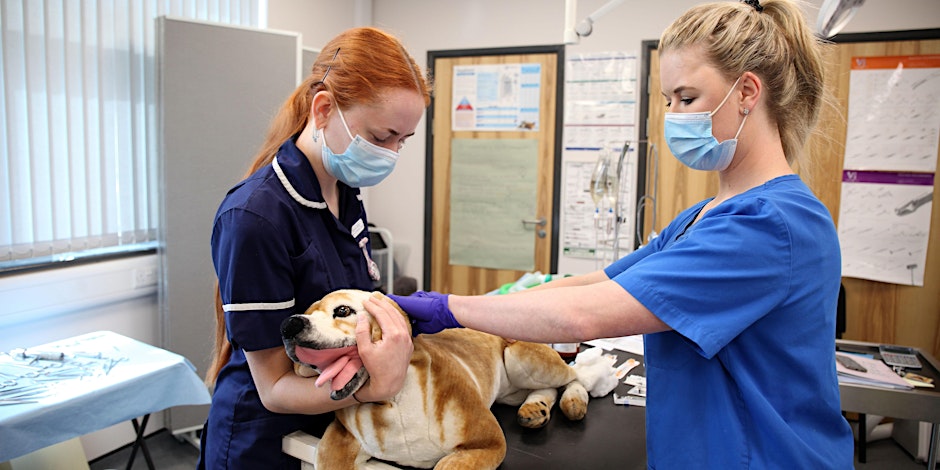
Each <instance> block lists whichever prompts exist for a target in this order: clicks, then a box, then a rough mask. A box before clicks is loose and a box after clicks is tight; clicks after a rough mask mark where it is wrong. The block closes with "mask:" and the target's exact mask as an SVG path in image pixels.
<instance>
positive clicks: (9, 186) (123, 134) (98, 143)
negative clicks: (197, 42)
mask: <svg viewBox="0 0 940 470" xmlns="http://www.w3.org/2000/svg"><path fill="white" fill-rule="evenodd" d="M266 8H267V4H266V1H265V0H0V27H2V36H0V39H2V41H0V42H2V46H0V48H2V49H0V52H2V59H0V85H2V89H3V92H2V93H0V110H2V111H0V270H4V269H11V268H17V267H21V266H28V265H32V264H39V263H43V264H44V263H48V262H55V261H63V260H70V259H73V258H76V257H81V256H94V255H98V254H102V253H110V252H114V251H126V250H136V249H140V248H147V247H153V246H155V240H156V235H157V224H158V222H159V214H158V212H157V211H158V207H159V204H158V203H159V200H158V193H157V174H158V173H157V170H158V167H157V165H158V160H159V159H158V156H157V154H156V142H157V138H156V135H155V132H156V131H155V129H156V103H155V77H156V71H155V58H154V49H155V40H156V34H155V26H154V19H155V18H157V17H159V16H163V15H167V16H175V17H182V18H189V19H196V20H202V21H211V22H218V23H226V24H234V25H242V26H252V27H265V26H266V25H265V24H264V23H265V22H266V18H265V15H266V12H265V10H266Z"/></svg>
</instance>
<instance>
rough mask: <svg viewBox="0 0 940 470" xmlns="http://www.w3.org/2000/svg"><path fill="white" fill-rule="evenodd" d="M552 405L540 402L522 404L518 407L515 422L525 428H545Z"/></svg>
mask: <svg viewBox="0 0 940 470" xmlns="http://www.w3.org/2000/svg"><path fill="white" fill-rule="evenodd" d="M552 405H553V403H546V402H545V401H542V400H539V401H529V402H526V403H523V404H522V406H520V407H519V412H518V413H516V421H518V422H519V425H520V426H522V427H525V428H533V429H535V428H540V427H542V426H545V425H546V424H548V420H549V418H551V412H552Z"/></svg>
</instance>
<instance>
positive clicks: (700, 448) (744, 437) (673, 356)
mask: <svg viewBox="0 0 940 470" xmlns="http://www.w3.org/2000/svg"><path fill="white" fill-rule="evenodd" d="M707 202H708V201H702V202H701V203H699V204H697V205H695V206H693V207H691V208H689V209H687V210H686V211H684V212H682V213H681V214H679V216H678V217H676V219H675V220H673V221H672V223H671V224H670V225H669V226H668V227H666V228H665V229H664V230H663V232H662V233H661V234H660V235H659V236H658V237H657V238H655V239H654V240H652V241H651V242H650V243H649V244H648V245H646V246H644V247H642V248H640V249H639V250H637V251H635V252H634V253H631V254H630V255H627V256H626V257H624V258H622V259H620V260H618V261H617V262H615V263H613V264H612V265H610V266H609V267H608V268H606V269H605V272H606V274H607V275H608V276H609V277H610V278H611V279H612V280H614V281H615V282H617V283H619V284H620V285H621V286H622V287H623V288H624V289H626V290H627V291H628V292H629V293H630V294H631V295H633V296H634V297H635V298H636V299H637V300H639V301H640V303H642V304H643V305H644V306H646V307H647V308H648V309H649V310H650V311H651V312H652V313H653V314H654V315H656V316H657V317H658V318H659V319H661V320H662V321H663V322H665V323H666V324H667V325H669V326H670V327H671V328H672V330H671V331H666V332H661V333H655V334H648V335H646V336H645V337H644V339H645V348H646V355H645V360H646V370H647V379H648V384H647V385H648V388H647V397H648V398H647V411H646V413H647V414H646V420H647V424H646V430H647V452H648V466H649V468H670V469H671V468H721V469H732V468H739V469H743V468H814V469H819V468H846V469H848V468H852V462H853V438H852V432H851V430H850V428H849V425H848V423H847V422H846V420H845V419H844V417H843V416H842V414H841V410H840V408H841V406H840V401H839V400H840V399H839V386H838V380H837V376H836V369H835V344H834V343H835V313H836V303H837V299H838V292H839V285H840V281H841V257H840V250H839V242H838V237H837V234H836V230H835V227H834V224H833V222H832V219H831V217H830V215H829V212H828V210H827V209H826V207H825V206H824V205H823V204H822V203H821V202H820V201H819V200H818V199H817V198H816V197H815V196H814V195H813V194H812V192H811V191H810V190H809V188H808V187H806V185H805V184H803V182H802V181H800V179H799V177H798V176H796V175H787V176H782V177H778V178H775V179H773V180H771V181H769V182H767V183H765V184H764V185H762V186H758V187H756V188H753V189H751V190H749V191H747V192H745V193H743V194H739V195H737V196H735V197H733V198H731V199H729V200H727V201H724V202H722V203H721V204H719V205H717V206H716V207H714V208H713V209H711V210H709V211H708V212H707V213H705V214H704V215H703V216H702V217H701V219H700V220H699V221H698V222H695V223H694V224H693V223H692V222H693V221H694V220H695V218H696V216H697V215H698V214H699V212H700V211H701V210H702V208H703V206H704V205H705V204H706V203H707Z"/></svg>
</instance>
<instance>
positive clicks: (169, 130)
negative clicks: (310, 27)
mask: <svg viewBox="0 0 940 470" xmlns="http://www.w3.org/2000/svg"><path fill="white" fill-rule="evenodd" d="M156 21H157V27H156V30H157V64H156V67H157V76H158V87H157V88H158V91H157V95H158V96H157V103H158V115H159V118H158V122H159V125H158V127H159V128H160V129H159V132H158V134H159V139H158V143H157V147H158V154H159V158H160V159H161V165H160V166H161V175H160V178H161V185H160V191H161V198H160V199H161V210H160V214H161V221H160V222H161V223H160V227H161V230H160V232H161V250H160V252H161V274H162V282H161V284H160V285H161V290H160V313H161V318H162V320H163V342H164V344H163V347H164V348H166V349H169V350H170V351H173V352H175V353H178V354H181V355H183V356H186V357H187V358H188V359H189V360H190V361H191V362H192V363H193V364H194V365H195V366H196V368H197V369H198V373H199V374H200V375H204V374H205V372H206V369H207V367H208V365H209V361H210V355H211V351H212V344H213V337H214V334H213V332H214V320H213V318H214V291H213V290H214V288H215V271H214V270H213V268H212V259H211V256H210V250H209V238H210V235H211V231H212V218H213V216H214V215H215V210H216V208H218V205H219V203H220V202H221V201H222V198H223V197H224V196H225V193H226V192H227V191H228V189H229V188H231V187H232V186H233V185H234V184H235V183H236V182H238V181H239V180H240V179H241V177H242V175H243V173H244V172H245V170H246V169H247V168H248V165H249V163H250V160H251V158H252V156H253V155H254V153H255V152H256V151H257V150H258V148H259V147H260V145H261V142H262V140H263V138H264V133H265V131H266V129H267V127H268V124H269V123H270V121H271V118H272V117H273V116H274V114H275V113H276V112H277V109H278V107H279V106H280V104H281V103H283V102H284V100H285V99H286V98H287V97H288V95H289V94H290V93H291V92H292V91H293V90H294V88H295V87H296V86H297V84H298V82H299V77H300V55H301V54H300V36H299V35H298V34H293V33H284V32H273V31H266V30H260V29H251V28H244V27H231V26H224V25H218V24H212V23H205V22H196V21H189V20H181V19H176V18H168V17H161V18H157V20H156ZM207 412H208V408H207V407H205V406H203V407H180V408H174V409H173V410H170V412H169V416H168V418H167V420H166V421H167V423H166V425H167V427H168V428H170V430H171V431H174V432H185V431H187V430H192V428H195V427H197V426H200V425H202V424H203V423H204V421H205V418H206V414H207Z"/></svg>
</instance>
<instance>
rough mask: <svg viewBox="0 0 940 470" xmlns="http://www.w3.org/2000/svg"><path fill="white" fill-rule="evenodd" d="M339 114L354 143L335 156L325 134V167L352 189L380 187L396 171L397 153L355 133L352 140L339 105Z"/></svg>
mask: <svg viewBox="0 0 940 470" xmlns="http://www.w3.org/2000/svg"><path fill="white" fill-rule="evenodd" d="M336 111H337V112H339V119H340V121H341V122H342V123H343V127H345V128H346V133H347V134H349V138H350V139H352V142H350V143H349V145H348V146H347V147H346V150H345V151H344V152H343V153H339V154H337V153H333V151H332V150H330V146H329V145H327V143H326V132H324V133H323V143H322V144H321V145H320V153H321V158H322V159H323V167H324V168H326V171H327V172H328V173H329V174H331V175H333V177H334V178H336V179H338V180H340V181H342V182H343V183H346V184H347V185H349V186H351V187H353V188H362V187H366V186H375V185H376V184H379V182H380V181H382V180H383V179H385V177H386V176H388V175H390V174H391V173H392V170H394V169H395V163H396V162H397V161H398V152H395V151H392V150H389V149H387V148H384V147H379V146H378V145H375V144H373V143H372V142H369V141H367V140H365V139H363V138H362V136H361V135H358V134H356V136H355V137H353V135H352V132H349V126H348V125H346V118H345V117H343V112H342V111H340V109H339V106H337V107H336ZM315 132H320V130H317V131H315Z"/></svg>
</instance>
